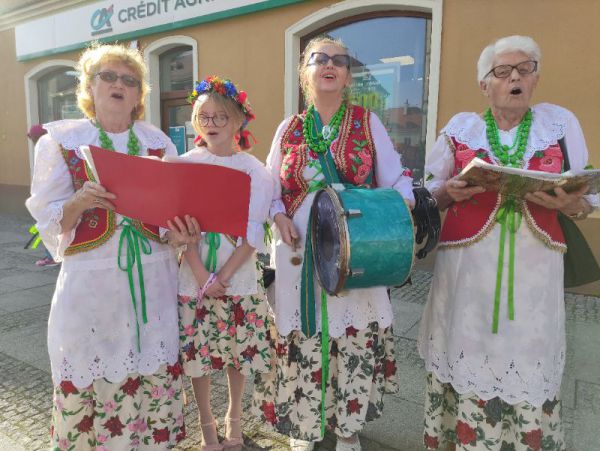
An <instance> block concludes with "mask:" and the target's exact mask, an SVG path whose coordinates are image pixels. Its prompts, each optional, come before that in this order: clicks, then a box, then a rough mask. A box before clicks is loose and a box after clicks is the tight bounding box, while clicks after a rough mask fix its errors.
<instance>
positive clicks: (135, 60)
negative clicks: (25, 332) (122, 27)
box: [27, 45, 185, 450]
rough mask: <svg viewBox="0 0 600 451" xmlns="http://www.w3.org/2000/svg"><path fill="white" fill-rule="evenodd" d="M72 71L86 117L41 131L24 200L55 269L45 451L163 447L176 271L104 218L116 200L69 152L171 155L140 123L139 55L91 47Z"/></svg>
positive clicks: (174, 382) (176, 394)
mask: <svg viewBox="0 0 600 451" xmlns="http://www.w3.org/2000/svg"><path fill="white" fill-rule="evenodd" d="M78 69H79V72H80V78H79V88H78V92H77V100H78V104H79V107H80V108H81V110H82V111H83V112H84V114H85V115H86V118H85V119H79V120H62V121H57V122H51V123H49V124H45V125H44V128H45V129H46V130H48V134H47V135H44V136H42V138H41V139H40V140H39V141H38V143H37V145H36V155H35V169H34V175H33V181H32V185H31V197H30V198H29V199H28V200H27V207H28V208H29V211H30V212H31V214H32V216H33V217H34V218H35V220H36V225H37V228H38V230H39V231H40V235H41V237H42V239H43V240H44V244H45V245H46V247H47V248H48V250H49V251H50V252H51V253H52V255H53V256H54V258H56V259H58V260H62V262H63V264H62V268H61V270H60V273H59V275H58V280H57V283H56V291H55V292H54V298H53V299H52V307H51V309H50V319H49V321H48V351H49V353H50V363H51V366H52V380H53V383H54V408H53V415H52V423H53V438H52V449H95V450H107V449H111V450H117V449H118V450H140V449H152V450H161V449H171V448H172V447H174V446H175V444H176V443H177V442H178V441H179V440H181V439H182V438H183V437H185V429H184V425H183V402H182V394H181V390H182V386H181V377H180V374H181V368H180V366H179V363H178V360H177V359H178V350H179V349H178V348H179V340H178V325H177V263H176V260H175V258H174V254H173V252H172V251H170V249H169V247H168V246H167V245H165V244H161V243H160V242H159V236H158V233H159V231H158V228H157V227H155V226H152V225H149V224H143V223H141V222H139V221H135V220H132V219H130V218H126V217H123V216H121V215H119V214H117V213H115V212H114V205H113V204H112V202H111V201H112V200H114V199H115V196H114V195H113V194H111V193H109V192H107V191H106V189H105V188H104V187H103V186H102V185H100V184H98V183H95V181H93V176H91V175H90V173H89V171H88V170H87V167H86V164H85V162H84V160H83V159H82V155H81V154H80V151H79V146H81V145H89V144H93V145H96V146H101V147H104V148H105V149H111V150H113V151H115V152H120V153H127V154H129V155H139V156H144V155H155V156H162V155H163V154H164V153H165V152H166V153H170V154H176V150H175V147H174V146H173V144H172V143H171V141H170V140H169V138H168V137H167V136H166V135H165V134H164V133H162V132H161V131H160V130H158V129H157V128H155V127H154V126H152V125H150V124H148V123H145V122H143V121H140V120H139V119H140V118H141V117H142V116H143V114H144V97H145V94H146V93H147V91H148V85H147V83H146V81H145V80H144V77H145V74H146V67H145V65H144V61H143V58H142V56H141V55H140V53H139V52H137V51H136V50H133V49H130V48H126V47H123V46H118V45H100V46H95V47H91V48H90V49H88V50H87V51H85V52H84V53H83V55H82V56H81V59H80V60H79V68H78ZM134 249H139V252H135V253H134V252H133V251H132V250H134ZM129 263H133V264H129ZM142 268H143V269H142Z"/></svg>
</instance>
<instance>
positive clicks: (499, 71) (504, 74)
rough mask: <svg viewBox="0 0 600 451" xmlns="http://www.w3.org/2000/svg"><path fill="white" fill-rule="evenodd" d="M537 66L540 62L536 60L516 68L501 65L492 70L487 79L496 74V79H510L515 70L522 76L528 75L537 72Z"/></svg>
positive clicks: (515, 66) (522, 63)
mask: <svg viewBox="0 0 600 451" xmlns="http://www.w3.org/2000/svg"><path fill="white" fill-rule="evenodd" d="M537 66H538V62H537V61H534V60H530V61H522V62H520V63H519V64H516V65H514V66H513V65H512V64H501V65H499V66H496V67H494V68H492V70H491V71H489V72H488V73H487V74H485V76H486V77H487V76H488V75H490V74H494V77H496V78H508V77H510V74H512V71H513V70H514V69H517V72H518V73H519V74H520V75H528V74H532V73H534V72H535V71H537ZM484 78H485V77H484Z"/></svg>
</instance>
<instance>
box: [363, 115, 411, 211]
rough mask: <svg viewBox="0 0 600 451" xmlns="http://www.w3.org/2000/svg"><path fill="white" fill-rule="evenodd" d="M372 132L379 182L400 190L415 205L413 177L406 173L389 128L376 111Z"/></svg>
mask: <svg viewBox="0 0 600 451" xmlns="http://www.w3.org/2000/svg"><path fill="white" fill-rule="evenodd" d="M370 122H371V134H372V136H373V143H374V144H375V173H376V175H377V184H378V186H381V187H388V188H393V189H395V190H396V191H398V192H399V193H400V194H401V195H402V197H404V198H405V199H406V200H407V201H408V202H409V203H410V204H411V205H412V206H414V205H415V196H414V195H413V186H412V182H413V180H412V177H410V176H408V175H406V174H405V171H406V168H405V167H404V166H402V158H401V156H400V154H399V153H398V152H396V149H394V144H393V143H392V140H391V139H390V137H389V135H388V132H387V130H386V129H385V127H384V126H383V124H382V123H381V121H380V120H379V118H378V117H377V115H376V114H375V113H371V117H370Z"/></svg>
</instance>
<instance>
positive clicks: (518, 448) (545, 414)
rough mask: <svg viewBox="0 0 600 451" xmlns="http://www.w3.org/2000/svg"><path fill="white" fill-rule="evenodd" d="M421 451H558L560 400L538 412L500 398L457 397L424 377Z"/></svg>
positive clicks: (431, 377) (562, 446)
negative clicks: (423, 429)
mask: <svg viewBox="0 0 600 451" xmlns="http://www.w3.org/2000/svg"><path fill="white" fill-rule="evenodd" d="M425 396H426V397H425V432H424V436H423V443H424V445H425V447H426V448H427V449H444V450H445V449H446V446H447V445H450V449H452V450H491V451H563V450H565V444H564V439H563V427H562V422H561V419H560V415H561V414H560V411H561V403H560V400H558V399H556V398H554V399H553V400H546V402H544V404H543V405H542V406H540V407H535V406H533V405H532V404H530V403H528V402H526V401H523V402H520V403H518V404H509V403H507V402H505V401H503V400H501V399H500V398H498V397H496V398H492V399H490V400H488V401H484V400H483V399H481V398H479V397H478V396H476V395H473V394H469V393H467V394H464V395H461V394H459V393H458V392H456V391H455V390H454V389H453V388H452V385H450V384H444V383H442V382H440V381H439V379H437V378H436V377H435V375H433V374H432V373H429V375H428V377H427V390H426V395H425Z"/></svg>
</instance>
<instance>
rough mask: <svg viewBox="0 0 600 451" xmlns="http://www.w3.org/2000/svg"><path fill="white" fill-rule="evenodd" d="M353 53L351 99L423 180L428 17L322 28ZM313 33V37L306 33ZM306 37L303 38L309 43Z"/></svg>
mask: <svg viewBox="0 0 600 451" xmlns="http://www.w3.org/2000/svg"><path fill="white" fill-rule="evenodd" d="M319 34H325V35H328V36H331V37H333V38H340V39H342V41H343V42H344V44H345V45H346V46H347V47H348V49H349V53H350V56H351V57H352V67H351V72H352V78H353V84H352V87H351V102H353V103H356V104H358V105H361V106H364V107H365V108H369V109H370V110H371V111H373V112H375V113H376V114H377V115H378V116H379V118H380V119H381V121H382V122H383V124H384V125H385V127H386V129H387V131H388V133H389V135H390V138H391V139H392V142H393V143H394V147H395V149H396V150H397V151H398V152H400V153H401V154H402V162H403V164H404V165H405V166H407V167H409V168H410V169H412V171H413V177H414V180H415V182H416V183H420V184H422V182H423V166H424V164H425V136H426V131H427V93H428V90H429V85H428V78H429V53H430V48H429V47H430V39H431V19H430V18H428V17H406V16H387V17H386V16H384V17H375V18H367V19H364V20H359V21H353V22H352V23H348V24H345V25H341V26H338V27H336V28H331V29H327V30H325V31H324V32H323V31H322V30H321V31H320V33H319ZM311 37H312V36H311ZM308 39H310V37H307V38H305V39H304V40H303V42H305V43H306V42H308Z"/></svg>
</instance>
